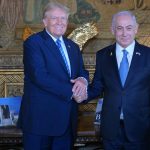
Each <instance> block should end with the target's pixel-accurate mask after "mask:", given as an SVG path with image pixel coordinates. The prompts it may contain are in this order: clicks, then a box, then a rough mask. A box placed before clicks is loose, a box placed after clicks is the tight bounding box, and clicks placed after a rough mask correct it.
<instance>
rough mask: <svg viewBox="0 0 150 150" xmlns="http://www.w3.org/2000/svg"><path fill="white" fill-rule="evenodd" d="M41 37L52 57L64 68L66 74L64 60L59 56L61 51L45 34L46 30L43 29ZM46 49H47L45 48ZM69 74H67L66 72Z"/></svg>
mask: <svg viewBox="0 0 150 150" xmlns="http://www.w3.org/2000/svg"><path fill="white" fill-rule="evenodd" d="M43 38H44V39H45V44H46V46H47V48H48V50H49V51H51V53H53V55H54V57H56V59H57V60H58V61H59V62H60V65H62V67H63V68H64V69H65V71H66V73H67V74H68V71H67V68H66V65H65V62H64V60H63V57H62V56H61V53H60V51H59V49H58V47H57V45H56V44H55V42H54V40H53V39H52V38H51V37H50V36H49V35H48V34H47V32H46V31H45V30H44V31H43ZM46 50H47V49H46ZM68 75H69V74H68Z"/></svg>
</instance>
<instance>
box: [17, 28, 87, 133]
mask: <svg viewBox="0 0 150 150" xmlns="http://www.w3.org/2000/svg"><path fill="white" fill-rule="evenodd" d="M63 40H64V42H65V45H66V48H67V52H68V55H69V59H70V64H71V77H70V76H69V74H68V72H67V69H66V66H65V63H64V60H63V58H62V56H61V54H60V52H59V49H58V48H57V46H56V44H55V42H54V41H53V39H52V38H51V37H50V36H49V35H48V34H47V32H46V31H45V30H44V31H42V32H39V33H37V34H34V35H32V36H30V37H29V38H28V39H27V40H26V41H25V42H24V58H23V62H24V75H25V76H24V95H23V99H22V104H21V110H20V115H19V121H18V125H19V126H20V127H21V128H22V129H23V131H24V132H28V133H34V134H39V135H49V136H59V135H62V134H63V133H64V132H65V130H66V129H67V128H68V127H69V123H70V122H71V124H72V128H73V129H75V126H76V121H77V103H76V102H75V101H74V100H73V99H71V96H72V94H73V93H72V87H73V84H71V82H70V79H75V78H77V77H85V78H87V77H88V74H87V72H86V71H85V70H84V66H83V61H82V56H81V53H80V50H79V47H78V46H77V44H75V43H74V42H73V41H71V40H69V39H67V38H65V37H63ZM87 80H88V78H87Z"/></svg>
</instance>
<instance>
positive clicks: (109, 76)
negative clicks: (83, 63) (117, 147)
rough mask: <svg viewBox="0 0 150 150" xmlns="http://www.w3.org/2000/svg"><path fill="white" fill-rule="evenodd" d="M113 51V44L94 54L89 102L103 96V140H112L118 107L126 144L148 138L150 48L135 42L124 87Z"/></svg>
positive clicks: (116, 124) (149, 132) (117, 120)
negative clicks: (122, 120) (122, 114)
mask: <svg viewBox="0 0 150 150" xmlns="http://www.w3.org/2000/svg"><path fill="white" fill-rule="evenodd" d="M115 49H116V45H115V44H114V45H111V46H108V47H106V48H104V49H102V50H100V51H98V52H97V59H96V71H95V75H94V79H93V82H92V85H91V87H90V89H89V93H88V94H89V99H92V98H95V97H97V96H99V95H100V94H102V93H103V96H104V101H103V108H102V114H101V134H102V136H103V138H105V139H108V140H109V139H110V140H111V139H114V138H115V137H116V135H117V133H118V129H119V125H120V123H119V122H120V111H121V106H122V107H123V113H124V124H125V131H126V134H127V137H128V138H129V140H130V141H141V140H145V139H147V138H148V137H150V48H148V47H146V46H143V45H140V44H139V43H137V42H136V44H135V49H134V53H133V57H132V61H131V65H130V68H129V72H128V76H127V79H126V82H125V85H124V87H122V85H121V80H120V76H119V71H118V66H117V60H116V52H115Z"/></svg>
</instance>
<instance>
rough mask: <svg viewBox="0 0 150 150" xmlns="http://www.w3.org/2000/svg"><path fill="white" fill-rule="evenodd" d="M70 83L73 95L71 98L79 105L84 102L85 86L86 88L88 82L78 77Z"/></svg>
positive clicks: (85, 97) (85, 96)
mask: <svg viewBox="0 0 150 150" xmlns="http://www.w3.org/2000/svg"><path fill="white" fill-rule="evenodd" d="M71 83H73V84H74V85H73V88H72V92H73V95H72V97H73V98H74V100H75V101H76V102H77V103H81V102H83V101H84V100H86V99H87V97H88V96H87V86H88V82H87V80H86V79H85V78H83V77H78V78H76V79H72V80H71Z"/></svg>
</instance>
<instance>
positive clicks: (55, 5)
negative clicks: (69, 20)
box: [43, 1, 70, 19]
mask: <svg viewBox="0 0 150 150" xmlns="http://www.w3.org/2000/svg"><path fill="white" fill-rule="evenodd" d="M55 8H59V9H61V10H63V11H64V12H65V13H66V14H67V17H68V16H69V14H70V9H69V8H68V7H67V6H65V5H63V4H61V3H58V2H56V1H55V2H54V1H53V2H49V3H48V4H47V5H46V6H45V8H44V10H43V19H44V18H45V17H46V16H47V15H46V13H47V12H48V11H50V10H53V9H55Z"/></svg>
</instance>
